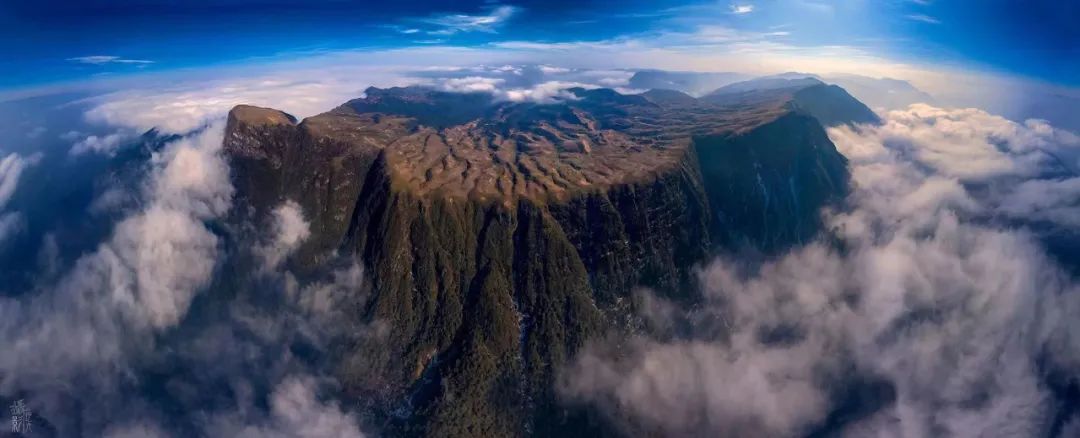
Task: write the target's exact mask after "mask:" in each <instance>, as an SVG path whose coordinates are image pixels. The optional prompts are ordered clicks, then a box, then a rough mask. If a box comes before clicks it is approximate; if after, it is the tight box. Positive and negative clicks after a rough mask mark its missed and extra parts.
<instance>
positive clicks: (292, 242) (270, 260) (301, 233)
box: [255, 201, 311, 271]
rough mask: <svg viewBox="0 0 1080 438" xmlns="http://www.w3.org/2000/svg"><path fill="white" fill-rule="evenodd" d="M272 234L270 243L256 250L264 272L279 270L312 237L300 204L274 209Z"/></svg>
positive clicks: (291, 202) (284, 205)
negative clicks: (290, 255)
mask: <svg viewBox="0 0 1080 438" xmlns="http://www.w3.org/2000/svg"><path fill="white" fill-rule="evenodd" d="M271 221H272V226H271V229H272V231H271V234H272V237H271V239H270V241H269V242H267V243H265V244H263V245H260V246H259V247H257V248H256V249H255V253H256V256H257V257H259V259H261V261H262V269H263V271H270V270H274V269H277V268H278V267H279V266H281V263H282V262H283V261H285V257H287V256H288V255H289V254H291V253H292V252H293V251H295V250H296V249H297V248H299V247H300V244H301V243H303V242H304V240H306V239H307V238H308V236H310V235H311V229H310V226H309V225H308V223H307V221H306V220H305V219H304V211H303V209H301V208H300V204H297V203H296V202H293V201H286V202H284V203H282V204H281V205H279V206H278V207H277V208H275V209H274V211H273V213H272V214H271Z"/></svg>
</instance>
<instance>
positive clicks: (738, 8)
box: [731, 4, 754, 15]
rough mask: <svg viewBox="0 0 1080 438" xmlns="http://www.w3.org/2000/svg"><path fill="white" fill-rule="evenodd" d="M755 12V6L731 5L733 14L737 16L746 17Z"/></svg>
mask: <svg viewBox="0 0 1080 438" xmlns="http://www.w3.org/2000/svg"><path fill="white" fill-rule="evenodd" d="M751 12H754V5H736V4H732V5H731V13H732V14H735V15H744V14H749V13H751Z"/></svg>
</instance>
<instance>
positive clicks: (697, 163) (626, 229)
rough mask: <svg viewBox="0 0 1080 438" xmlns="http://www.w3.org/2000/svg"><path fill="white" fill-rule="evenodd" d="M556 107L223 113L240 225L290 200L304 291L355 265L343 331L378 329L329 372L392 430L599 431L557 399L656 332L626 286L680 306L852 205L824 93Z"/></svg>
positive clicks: (475, 101)
mask: <svg viewBox="0 0 1080 438" xmlns="http://www.w3.org/2000/svg"><path fill="white" fill-rule="evenodd" d="M810 88H814V87H810ZM810 88H808V89H810ZM567 92H568V93H571V94H572V95H573V96H574V98H573V99H567V100H565V101H562V102H560V103H556V104H536V103H513V102H498V101H495V100H493V99H492V97H491V95H489V94H482V93H448V92H442V91H436V90H433V89H428V88H419V87H408V88H391V89H378V88H369V89H368V90H367V91H366V92H365V97H363V98H361V99H354V100H351V101H348V102H346V103H345V104H343V105H341V106H339V107H338V108H336V109H334V110H331V111H329V112H327V113H324V114H320V115H317V116H314V117H310V118H307V119H305V120H303V121H299V122H298V121H297V120H296V119H295V118H293V117H291V116H289V115H288V114H285V113H282V112H280V111H277V110H273V109H267V108H257V107H251V106H239V107H236V108H234V109H233V110H232V111H231V112H230V114H229V119H228V124H227V128H226V136H225V145H224V148H225V152H226V154H227V155H228V157H229V160H230V163H231V166H232V168H233V179H234V185H235V187H236V190H237V193H236V196H237V202H236V204H237V206H238V207H237V208H236V212H235V214H234V216H235V218H234V220H237V221H250V222H252V223H259V221H261V220H263V219H264V218H265V216H266V215H267V214H268V212H269V211H271V210H272V209H273V208H274V207H275V206H277V205H279V204H280V203H281V202H283V201H284V200H293V201H295V202H297V203H299V205H300V206H301V207H302V209H303V212H304V215H305V217H306V218H307V220H308V221H309V222H310V223H311V231H312V235H311V238H310V239H309V240H308V241H307V242H306V244H305V245H304V247H302V248H301V249H300V250H299V252H298V253H296V254H295V255H294V258H293V260H292V261H291V265H292V267H293V268H294V269H295V271H296V272H299V273H300V274H299V275H304V273H310V272H318V271H320V270H327V269H329V267H330V266H333V264H334V262H335V259H336V258H339V257H347V258H356V259H358V260H360V261H361V262H362V263H363V265H364V266H365V268H366V272H367V274H368V278H369V280H370V283H371V286H370V289H371V290H370V292H369V293H370V296H369V297H368V298H367V299H365V300H360V299H358V300H356V304H355V306H354V307H351V308H350V309H351V312H352V313H354V314H355V321H354V323H355V324H356V326H358V327H359V326H365V325H369V324H378V325H379V326H380V327H383V328H384V330H382V331H380V333H382V335H380V336H372V337H370V338H363V339H360V340H357V341H356V343H355V344H350V345H342V346H339V347H338V348H336V349H335V351H336V353H335V354H334V355H333V357H332V358H331V359H330V360H332V361H334V363H335V365H334V366H333V367H332V368H333V369H336V370H337V377H338V378H339V380H340V381H341V382H342V383H343V385H344V391H345V393H346V394H347V395H348V396H349V397H350V398H352V399H354V400H355V402H356V403H357V404H358V405H361V406H364V407H365V408H366V409H369V410H370V411H371V412H372V414H371V416H372V418H373V419H374V420H373V422H375V423H377V424H378V425H379V426H380V428H381V429H382V430H383V431H384V432H385V433H386V434H388V435H404V436H417V435H424V436H518V435H527V434H539V435H542V436H547V435H554V434H563V435H565V434H570V435H581V436H584V435H595V434H597V433H600V431H596V430H593V429H594V428H595V427H597V425H599V424H602V422H603V421H604V420H603V419H602V418H600V417H597V416H596V415H594V414H592V413H590V412H589V411H587V410H583V409H584V408H581V409H579V408H574V407H569V406H563V405H561V404H560V403H559V398H558V395H557V393H556V392H555V389H554V388H555V382H556V381H557V378H558V372H559V370H560V367H561V365H562V364H565V363H567V361H568V360H569V359H570V358H571V357H572V356H573V355H574V353H575V352H576V351H578V350H579V349H580V348H581V347H582V346H583V345H584V344H585V343H586V342H587V341H588V340H589V339H592V338H594V337H597V336H601V335H604V334H610V333H612V332H616V333H619V332H621V333H627V332H632V331H636V330H646V329H647V327H646V326H645V325H644V323H642V322H641V321H639V320H638V319H637V318H635V317H634V316H633V315H635V310H636V309H637V306H639V305H640V304H641V303H639V302H638V301H637V300H636V299H635V296H634V294H633V293H632V290H633V289H634V288H636V287H640V286H643V287H649V288H652V289H654V290H655V291H657V293H658V294H660V295H662V296H666V297H668V298H670V299H673V300H678V301H682V302H693V300H695V297H696V295H695V293H694V291H695V290H697V288H696V287H695V286H694V283H695V281H696V280H695V276H694V274H693V270H694V267H695V265H696V264H698V263H701V262H703V261H704V260H706V259H707V257H708V256H709V255H710V254H713V253H715V252H717V251H724V250H729V249H734V248H743V247H754V248H759V249H760V250H762V251H764V252H766V253H769V252H774V251H778V250H781V249H783V248H786V247H789V246H791V245H793V244H797V243H799V242H805V241H808V240H810V239H812V238H814V236H815V235H816V233H817V230H818V228H819V227H820V219H819V216H818V211H819V209H820V208H821V207H822V206H824V205H826V204H828V203H832V202H836V201H838V200H839V199H841V198H842V197H843V196H844V195H845V194H846V192H847V184H848V178H849V176H848V171H847V166H846V161H845V159H844V158H843V156H841V155H840V154H839V153H838V152H837V151H836V149H835V147H834V145H833V144H832V143H831V142H830V141H829V138H828V136H826V134H825V131H824V129H823V127H822V125H821V123H819V122H818V120H817V119H815V118H814V117H813V116H811V115H808V114H807V113H806V112H804V111H802V109H803V108H804V107H806V105H807V102H811V103H812V105H811V106H813V105H816V104H818V103H822V104H828V103H830V102H834V100H831V97H835V96H832V94H833V93H834V92H833V91H831V89H828V88H826V89H823V90H815V91H812V92H811V93H810V94H811V95H810V96H806V95H800V92H801V91H797V92H789V93H774V92H746V93H738V94H737V95H738V96H739V99H735V100H720V101H716V102H710V101H704V100H699V99H693V98H690V97H689V96H686V95H685V94H681V93H677V92H668V91H654V92H649V93H645V94H644V95H623V94H620V93H617V92H615V91H613V90H609V89H597V90H585V89H581V88H574V89H569V90H567ZM815 93H824V94H825V95H826V96H824V97H822V96H818V95H817V94H815ZM813 109H814V110H815V111H816V112H818V113H819V115H820V114H825V113H828V112H827V111H825V110H823V109H822V108H817V107H815V108H813ZM829 114H831V113H829ZM360 293H361V292H359V291H358V292H357V294H360Z"/></svg>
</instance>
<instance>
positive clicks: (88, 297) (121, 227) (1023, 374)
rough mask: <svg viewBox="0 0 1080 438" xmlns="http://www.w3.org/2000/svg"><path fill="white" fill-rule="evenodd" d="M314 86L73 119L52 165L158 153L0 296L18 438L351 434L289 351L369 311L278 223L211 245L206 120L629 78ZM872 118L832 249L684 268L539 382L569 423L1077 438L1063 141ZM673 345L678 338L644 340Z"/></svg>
mask: <svg viewBox="0 0 1080 438" xmlns="http://www.w3.org/2000/svg"><path fill="white" fill-rule="evenodd" d="M336 73H340V74H326V75H322V76H319V75H314V73H313V72H300V73H297V72H291V73H288V74H268V75H266V76H262V77H258V78H254V79H252V78H245V79H243V80H241V79H228V80H219V81H204V82H200V83H179V84H174V85H170V86H165V87H162V86H155V87H143V88H135V89H130V90H124V91H117V92H112V93H108V94H105V95H101V96H96V97H92V98H89V99H86V100H84V101H82V103H83V104H85V105H87V110H86V112H85V118H86V120H87V121H88V122H89V123H93V124H98V125H99V126H104V127H108V128H109V129H112V130H114V131H115V132H113V133H97V134H93V135H90V134H81V133H79V132H75V134H71V132H67V131H66V132H67V133H65V134H62V135H63V136H65V140H64V141H66V142H68V143H70V145H71V146H70V148H69V149H68V150H66V151H65V154H66V158H65V159H67V160H82V159H87V156H88V155H100V156H104V157H114V156H116V155H117V153H118V152H122V151H123V150H124V148H125V147H130V145H131V144H132V142H133V141H134V139H136V138H137V137H138V133H141V132H144V131H146V130H149V129H151V128H156V129H158V130H159V132H161V133H176V134H182V136H181V137H179V138H175V139H172V140H170V141H167V142H166V143H165V144H164V145H163V146H162V147H161V148H160V149H157V150H155V151H154V152H153V153H152V154H151V155H150V157H149V158H148V159H147V160H145V162H137V163H132V164H130V165H136V166H139V167H140V168H141V169H143V172H138V173H133V174H132V175H138V176H140V178H141V179H140V180H138V181H129V182H126V184H125V185H123V186H122V188H125V190H126V191H125V190H121V192H123V193H121V194H120V195H118V193H119V192H118V191H117V190H118V189H117V187H116V186H115V185H106V186H104V187H103V188H102V189H101V190H100V192H99V193H98V201H100V202H98V201H95V202H94V203H93V206H94V207H93V208H91V209H88V211H85V212H83V211H73V212H72V211H69V212H65V214H73V215H99V214H102V213H101V212H100V211H101V210H107V211H109V212H110V214H109V216H108V217H115V222H114V223H112V225H111V226H110V227H109V230H108V232H107V233H106V234H105V237H104V238H103V239H102V241H100V242H99V243H98V244H97V245H96V246H94V247H93V250H91V251H88V252H86V253H85V254H77V255H75V256H74V257H73V259H74V260H73V261H72V262H71V263H64V262H63V261H62V260H59V259H58V260H51V259H52V257H51V256H49V254H50V248H52V249H51V251H54V252H55V251H56V249H55V245H52V246H50V245H47V244H43V245H42V249H41V251H40V252H41V254H38V255H28V257H39V258H42V259H43V262H42V263H40V267H39V272H38V273H37V274H38V275H35V277H34V278H35V282H34V286H33V290H31V291H27V292H25V293H20V294H14V295H5V296H4V297H0V345H3V346H4V351H3V353H4V354H3V355H2V356H0V400H2V401H5V402H6V401H9V400H14V399H19V398H24V399H26V400H27V402H28V403H29V404H30V407H31V408H32V409H33V410H34V412H35V413H36V414H37V415H39V416H40V418H43V419H44V420H46V422H47V424H39V425H38V427H39V428H47V429H49V430H53V431H55V432H56V433H57V434H59V435H61V436H69V435H79V434H82V435H88V436H98V435H105V436H115V437H124V436H184V435H192V434H209V435H211V436H312V437H315V436H344V437H355V436H363V435H364V434H365V432H367V433H371V427H370V425H367V424H364V421H363V418H362V416H361V415H359V413H358V412H355V410H354V409H351V408H350V406H352V405H351V404H350V403H351V402H353V401H347V400H342V399H339V398H338V397H337V394H338V393H339V389H340V384H339V382H337V381H335V379H334V378H332V377H331V375H332V372H330V371H329V370H326V369H325V367H324V362H325V361H320V360H319V358H320V357H321V356H320V355H319V354H321V353H319V354H315V355H314V356H315V357H303V356H304V355H300V354H297V353H296V352H295V351H296V349H295V348H294V347H297V346H300V347H302V348H301V349H302V350H303V351H308V352H323V351H324V350H326V348H325V347H327V346H329V345H333V344H334V343H336V342H340V341H341V340H342V339H343V338H342V337H343V336H372V337H378V336H379V330H378V329H377V327H376V326H355V325H350V322H349V318H347V317H345V316H344V315H342V314H341V312H342V309H347V308H349V306H350V305H357V304H358V303H362V302H363V300H364V299H366V287H367V285H366V281H365V278H364V273H363V269H362V267H361V266H360V265H359V264H357V263H355V261H352V260H341V263H340V264H339V267H338V268H337V269H335V270H334V272H332V273H330V274H329V275H327V276H325V278H316V279H298V278H297V277H296V276H294V275H293V274H292V273H291V272H289V269H288V264H287V260H288V257H289V255H290V254H291V253H292V252H293V251H295V250H296V249H297V248H298V247H299V246H300V245H302V243H303V242H304V241H305V239H306V238H307V237H308V236H309V235H310V230H309V228H308V224H307V222H306V220H305V218H304V213H303V212H302V211H300V209H299V208H298V206H297V205H296V204H295V203H292V202H285V203H283V204H282V205H281V206H280V207H279V208H277V209H276V210H275V211H274V212H273V214H272V215H271V217H270V219H269V220H270V222H269V223H266V224H247V225H246V226H247V228H244V229H241V230H224V231H223V230H222V229H221V227H223V222H224V221H223V219H224V218H225V217H226V215H228V213H229V211H230V209H231V208H232V207H233V202H232V196H233V191H234V190H233V187H232V185H231V183H230V180H229V167H228V165H227V163H226V161H225V160H224V157H223V156H222V153H221V143H222V124H221V121H222V119H223V117H224V115H225V114H226V112H227V111H228V110H229V108H231V107H232V106H233V105H235V104H239V103H250V104H256V105H263V106H270V107H275V108H281V109H283V110H286V111H289V112H291V113H294V114H296V115H298V116H301V117H303V116H308V115H313V114H317V113H319V112H322V111H325V110H328V109H330V108H333V107H334V106H336V105H338V104H340V103H341V102H343V101H345V100H347V99H348V98H351V97H355V96H358V95H360V94H361V93H362V92H363V88H362V87H358V86H357V85H358V84H357V82H356V81H355V80H354V79H353V78H355V77H356V76H357V75H363V74H368V76H366V77H372V78H374V79H371V80H370V81H368V82H367V83H371V84H376V85H380V86H389V85H405V84H427V85H432V86H436V87H440V88H442V89H445V90H447V91H482V92H491V93H493V94H495V95H496V96H497V97H498V98H500V99H505V100H510V101H534V102H541V103H547V102H553V101H556V100H559V99H566V98H569V97H568V96H567V95H565V94H564V91H563V90H564V89H565V87H568V86H583V87H590V88H591V87H602V86H606V87H623V86H626V84H627V83H628V80H629V77H630V75H631V72H628V71H623V70H604V71H597V70H579V69H562V68H556V67H550V66H479V67H468V68H459V67H448V68H440V69H427V70H420V71H418V70H410V71H407V72H399V71H394V72H388V71H382V70H380V71H378V72H370V71H360V70H349V71H345V70H342V71H340V72H336ZM315 76H318V77H320V78H322V79H320V80H318V81H312V80H310V79H307V78H308V77H315ZM364 86H366V84H365V85H364ZM622 91H624V92H631V91H633V90H626V89H622ZM883 119H884V123H883V124H882V125H880V126H861V127H843V128H834V129H831V130H830V131H829V135H830V137H831V138H832V140H833V142H834V143H836V145H837V147H838V149H839V150H840V152H842V153H843V154H844V155H845V156H846V157H847V158H848V159H849V160H850V165H851V171H852V177H853V184H854V190H853V191H852V194H851V195H850V198H849V199H848V208H844V209H836V210H833V211H827V212H824V213H823V214H825V217H826V223H827V225H828V228H829V232H828V234H829V236H830V238H828V239H822V240H821V241H820V242H818V243H813V244H809V245H806V246H804V247H800V248H797V249H794V250H792V251H791V252H790V253H788V254H783V255H780V256H778V257H776V258H775V259H771V260H769V261H767V262H765V263H762V264H753V265H751V264H747V263H745V262H742V261H741V258H740V257H739V256H738V255H737V254H732V255H729V256H726V257H721V258H719V259H717V260H713V261H711V262H709V263H707V264H705V265H704V266H702V267H701V268H700V272H699V277H700V280H701V281H700V283H701V285H702V288H701V297H702V303H701V304H700V305H699V306H698V307H696V308H694V309H685V308H682V307H680V306H678V305H676V304H674V303H669V302H665V301H663V300H662V299H659V298H656V297H653V296H649V295H647V293H646V295H645V296H644V297H643V298H644V299H643V300H642V302H645V303H648V305H647V306H645V308H644V309H643V311H642V312H643V315H642V316H643V317H644V318H646V319H648V320H650V321H651V322H652V324H651V326H654V327H659V328H660V330H658V331H657V332H656V333H652V334H649V335H641V336H638V337H634V338H631V339H620V340H618V342H617V343H616V342H615V341H610V342H609V341H608V340H598V341H597V342H596V343H594V344H593V345H591V346H590V347H589V348H587V349H585V350H584V351H583V352H582V353H581V354H580V355H579V356H578V357H577V358H576V360H575V361H574V362H573V364H572V366H571V367H570V368H569V369H567V370H565V372H564V373H563V376H562V378H561V379H560V388H559V389H560V393H561V394H562V395H563V396H564V398H565V400H566V401H567V402H568V403H572V404H586V405H589V406H594V407H596V408H598V409H599V410H600V411H601V412H604V413H605V414H606V415H607V416H608V418H609V419H610V420H611V421H612V423H613V424H615V425H618V426H619V427H626V428H637V427H644V428H646V429H650V430H654V431H657V432H659V433H661V434H665V435H703V436H747V435H757V436H802V435H806V434H808V433H813V432H819V431H823V430H839V431H841V433H842V434H845V436H886V437H891V436H897V437H920V436H1045V435H1049V434H1052V433H1056V434H1058V435H1057V436H1070V435H1069V434H1071V433H1080V421H1078V420H1074V419H1073V417H1074V416H1073V414H1072V412H1073V411H1072V410H1074V409H1075V407H1074V406H1071V405H1069V404H1068V403H1067V401H1066V400H1063V399H1062V398H1061V397H1060V396H1058V395H1057V393H1058V392H1059V391H1061V390H1062V388H1067V387H1069V385H1075V383H1074V376H1076V374H1077V373H1076V371H1077V365H1080V364H1078V362H1077V361H1078V360H1080V357H1078V354H1080V344H1078V343H1080V337H1078V336H1080V331H1078V330H1080V326H1078V325H1077V323H1075V322H1073V321H1075V320H1076V318H1074V317H1071V315H1077V314H1078V313H1077V312H1078V311H1080V301H1078V299H1080V298H1078V295H1077V293H1078V289H1080V286H1077V284H1076V282H1075V279H1074V277H1073V276H1072V274H1070V273H1069V272H1068V271H1067V269H1066V268H1065V267H1063V266H1062V260H1059V259H1056V258H1054V257H1053V256H1051V255H1048V253H1047V251H1046V249H1045V247H1044V246H1045V239H1046V238H1047V237H1046V236H1047V230H1051V229H1052V230H1056V231H1057V232H1061V231H1062V230H1064V232H1066V233H1073V234H1075V233H1077V232H1078V229H1077V227H1078V226H1080V220H1078V219H1077V218H1080V214H1078V213H1080V176H1078V175H1080V174H1078V172H1077V169H1080V140H1078V138H1077V136H1076V135H1074V134H1072V133H1070V132H1068V131H1064V130H1060V129H1056V128H1055V127H1053V126H1051V125H1050V124H1048V123H1046V122H1044V121H1039V120H1029V121H1026V122H1023V123H1018V122H1013V121H1009V120H1006V119H1004V118H1001V117H997V116H994V115H992V114H988V113H986V112H984V111H980V110H977V109H955V108H952V109H949V108H937V107H931V106H927V105H913V106H910V107H908V108H904V109H900V110H895V111H891V112H888V113H886V114H883ZM42 135H50V134H48V133H45V134H42ZM41 163H42V157H41V155H38V154H26V153H22V154H20V153H10V154H7V155H5V156H3V158H2V159H0V244H2V241H3V238H4V236H5V234H10V233H18V232H19V224H20V222H19V221H20V218H21V216H20V212H19V211H14V210H12V209H11V208H10V207H9V206H7V203H8V200H9V199H11V197H12V195H13V193H15V192H16V190H18V189H19V187H20V186H23V184H31V185H32V184H34V181H24V180H22V176H23V175H25V174H26V170H27V169H31V168H33V167H34V166H39V165H42V164H41ZM23 187H26V186H23ZM117 196H121V197H123V198H125V199H126V200H125V201H124V202H113V200H114V198H116V197H117ZM128 198H130V199H128ZM91 210H92V211H91ZM224 235H230V236H241V237H242V239H241V240H238V241H235V242H231V241H229V240H227V239H225V238H224V237H223V236H224ZM43 240H45V241H47V240H48V237H46V238H44V239H43ZM54 256H55V255H54ZM238 266H239V267H241V268H243V269H240V268H237V267H238ZM238 269H240V270H239V271H238ZM236 272H244V274H243V277H242V278H240V279H237V278H233V277H231V276H232V275H234V274H235V273H236ZM222 291H231V292H230V293H222ZM358 291H359V292H358ZM351 324H356V323H355V322H353V323H351ZM675 326H679V327H689V330H674V329H673V330H664V329H663V328H664V327H675ZM207 388H213V389H212V390H207ZM163 394H165V395H166V396H163ZM178 410H179V411H182V412H183V415H179V416H178V415H176V411H178ZM628 430H630V429H628Z"/></svg>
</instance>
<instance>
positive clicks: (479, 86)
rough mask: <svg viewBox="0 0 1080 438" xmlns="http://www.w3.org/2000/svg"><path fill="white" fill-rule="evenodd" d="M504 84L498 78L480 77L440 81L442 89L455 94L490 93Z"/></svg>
mask: <svg viewBox="0 0 1080 438" xmlns="http://www.w3.org/2000/svg"><path fill="white" fill-rule="evenodd" d="M504 82H506V81H505V80H503V79H499V78H487V77H480V76H466V77H463V78H450V79H446V80H444V81H442V88H443V89H444V90H446V91H453V92H456V93H475V92H485V93H492V92H495V90H497V89H498V87H499V86H500V85H502V84H503V83H504Z"/></svg>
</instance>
